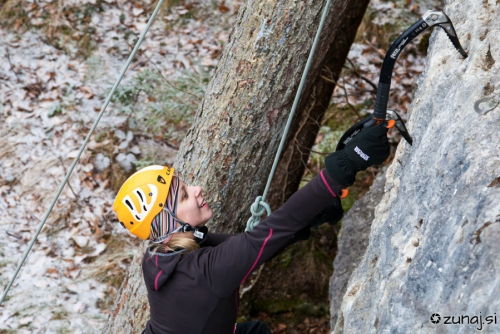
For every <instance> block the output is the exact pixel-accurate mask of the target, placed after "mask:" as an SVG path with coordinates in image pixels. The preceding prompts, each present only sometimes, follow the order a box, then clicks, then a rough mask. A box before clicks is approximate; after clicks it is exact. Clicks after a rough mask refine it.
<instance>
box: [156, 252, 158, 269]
mask: <svg viewBox="0 0 500 334" xmlns="http://www.w3.org/2000/svg"><path fill="white" fill-rule="evenodd" d="M156 268H158V255H156Z"/></svg>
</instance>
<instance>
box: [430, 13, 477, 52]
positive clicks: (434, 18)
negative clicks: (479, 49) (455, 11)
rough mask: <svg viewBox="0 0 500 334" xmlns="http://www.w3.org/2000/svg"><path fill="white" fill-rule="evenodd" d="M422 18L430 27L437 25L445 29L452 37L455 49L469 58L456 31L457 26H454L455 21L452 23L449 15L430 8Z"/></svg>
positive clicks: (450, 37) (449, 36)
mask: <svg viewBox="0 0 500 334" xmlns="http://www.w3.org/2000/svg"><path fill="white" fill-rule="evenodd" d="M422 19H423V20H424V21H425V23H427V24H428V25H429V27H432V26H435V25H437V26H439V27H441V28H442V29H443V30H444V31H445V33H446V35H448V38H449V39H450V41H451V43H453V46H454V47H455V49H457V51H458V52H460V54H461V55H462V57H464V58H467V56H468V55H467V52H465V50H464V48H463V47H462V45H461V44H460V41H459V40H458V37H457V32H456V31H455V27H453V23H451V20H450V18H449V17H448V15H446V14H445V13H444V12H441V11H435V10H429V11H428V12H427V13H425V14H424V16H423V17H422Z"/></svg>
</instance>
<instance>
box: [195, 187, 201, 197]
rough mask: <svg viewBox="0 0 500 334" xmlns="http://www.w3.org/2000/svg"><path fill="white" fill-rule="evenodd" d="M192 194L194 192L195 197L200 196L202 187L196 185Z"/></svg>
mask: <svg viewBox="0 0 500 334" xmlns="http://www.w3.org/2000/svg"><path fill="white" fill-rule="evenodd" d="M194 194H195V196H196V197H198V196H201V195H202V194H203V188H202V187H199V186H196V187H195V190H194Z"/></svg>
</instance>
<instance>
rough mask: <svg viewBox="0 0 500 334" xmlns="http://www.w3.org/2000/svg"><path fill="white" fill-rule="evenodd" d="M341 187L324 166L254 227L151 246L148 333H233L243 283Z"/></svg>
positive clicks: (146, 273) (145, 268) (147, 278)
mask: <svg viewBox="0 0 500 334" xmlns="http://www.w3.org/2000/svg"><path fill="white" fill-rule="evenodd" d="M340 191H341V186H340V185H339V184H338V183H337V182H336V181H335V180H334V179H333V178H332V177H331V176H330V175H329V174H328V172H327V170H326V169H324V170H323V171H322V172H321V174H320V175H317V176H316V177H314V178H313V179H312V180H311V182H309V183H308V184H307V185H305V186H304V187H303V188H301V189H300V190H299V191H297V192H296V193H295V194H293V195H292V196H291V197H290V199H289V200H288V201H287V202H286V203H284V204H283V205H282V206H281V207H280V208H279V209H278V210H276V211H275V212H273V213H272V214H271V215H270V216H269V217H267V218H266V219H264V220H263V221H261V222H260V224H259V225H257V226H256V227H255V229H254V230H253V231H251V232H245V233H241V234H237V235H227V234H226V235H220V234H210V233H209V234H208V237H207V238H208V239H207V240H206V246H205V247H202V248H199V249H197V250H195V251H192V252H189V253H184V254H179V253H168V254H152V255H151V254H149V252H146V254H145V255H144V261H143V264H142V269H143V273H144V280H145V282H146V287H147V290H148V298H149V305H150V312H151V318H150V321H149V322H148V326H147V328H146V333H155V334H164V333H175V334H231V333H233V331H234V325H235V322H236V317H237V314H238V302H239V301H238V288H239V286H240V284H241V283H242V282H243V281H245V279H246V278H247V277H248V276H249V275H250V274H251V273H252V272H253V271H254V270H256V269H257V268H258V267H259V266H260V265H261V264H262V263H264V262H266V261H267V260H268V259H270V258H271V257H272V256H273V255H274V254H275V253H276V252H277V251H278V250H279V249H280V248H281V247H282V246H283V245H284V244H285V243H286V242H287V241H288V240H289V239H290V238H291V237H292V236H293V235H294V234H295V232H297V231H299V230H300V229H301V228H303V227H305V226H306V225H307V223H308V222H309V220H311V219H312V218H313V217H314V216H315V215H316V214H317V213H318V212H320V211H321V210H322V209H323V208H324V207H326V206H327V205H328V203H329V202H330V201H331V200H332V198H333V196H337V194H340Z"/></svg>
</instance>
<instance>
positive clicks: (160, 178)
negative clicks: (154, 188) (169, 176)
mask: <svg viewBox="0 0 500 334" xmlns="http://www.w3.org/2000/svg"><path fill="white" fill-rule="evenodd" d="M156 180H157V181H158V182H160V183H161V184H166V183H167V182H165V179H164V178H163V177H162V176H161V175H158V178H157V179H156Z"/></svg>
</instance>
